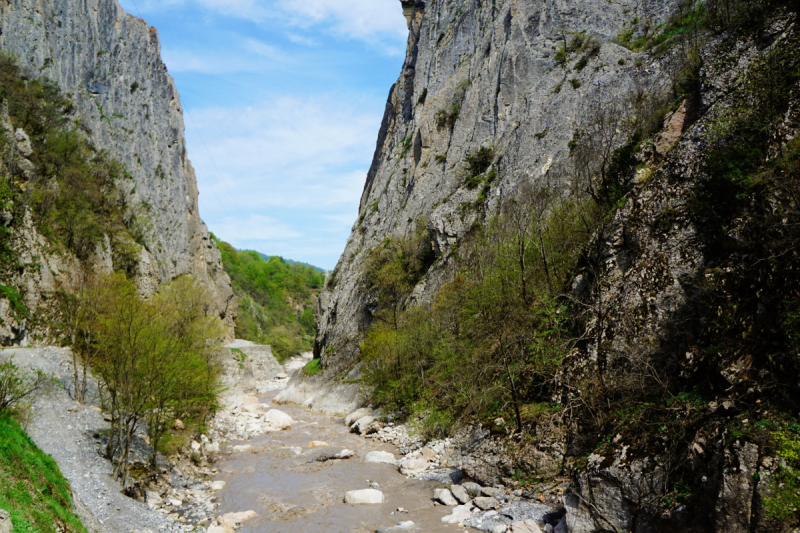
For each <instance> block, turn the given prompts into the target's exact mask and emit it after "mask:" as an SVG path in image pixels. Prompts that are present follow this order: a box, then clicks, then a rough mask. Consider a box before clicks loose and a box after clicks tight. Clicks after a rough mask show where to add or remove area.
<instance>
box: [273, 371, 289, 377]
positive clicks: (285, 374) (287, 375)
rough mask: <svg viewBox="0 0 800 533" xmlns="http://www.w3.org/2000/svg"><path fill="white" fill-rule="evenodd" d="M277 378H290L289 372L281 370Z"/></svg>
mask: <svg viewBox="0 0 800 533" xmlns="http://www.w3.org/2000/svg"><path fill="white" fill-rule="evenodd" d="M275 379H289V374H287V373H286V372H279V373H278V375H276V376H275Z"/></svg>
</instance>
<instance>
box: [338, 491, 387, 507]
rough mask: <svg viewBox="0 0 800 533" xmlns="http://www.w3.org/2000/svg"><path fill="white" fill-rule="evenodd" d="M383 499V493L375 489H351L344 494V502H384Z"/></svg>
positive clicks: (352, 503)
mask: <svg viewBox="0 0 800 533" xmlns="http://www.w3.org/2000/svg"><path fill="white" fill-rule="evenodd" d="M383 499H384V498H383V493H382V492H381V491H379V490H375V489H362V490H351V491H348V492H347V493H346V494H345V495H344V503H349V504H351V505H356V504H362V503H366V504H377V503H383Z"/></svg>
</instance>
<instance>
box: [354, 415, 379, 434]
mask: <svg viewBox="0 0 800 533" xmlns="http://www.w3.org/2000/svg"><path fill="white" fill-rule="evenodd" d="M373 422H375V417H374V416H362V417H361V418H359V419H358V420H356V421H355V423H354V424H353V425H352V426H351V427H350V432H351V433H358V434H359V435H363V434H364V433H366V432H367V428H368V427H369V426H370V424H372V423H373Z"/></svg>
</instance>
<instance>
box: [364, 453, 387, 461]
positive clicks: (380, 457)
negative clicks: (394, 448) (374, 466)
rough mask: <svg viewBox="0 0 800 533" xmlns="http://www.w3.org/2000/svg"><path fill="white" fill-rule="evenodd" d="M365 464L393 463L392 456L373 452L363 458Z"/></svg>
mask: <svg viewBox="0 0 800 533" xmlns="http://www.w3.org/2000/svg"><path fill="white" fill-rule="evenodd" d="M364 462H365V463H394V454H391V453H389V452H380V451H374V452H369V453H367V455H365V456H364Z"/></svg>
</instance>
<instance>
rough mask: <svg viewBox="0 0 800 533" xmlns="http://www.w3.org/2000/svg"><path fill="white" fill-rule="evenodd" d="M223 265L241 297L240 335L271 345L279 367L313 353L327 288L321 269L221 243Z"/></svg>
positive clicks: (238, 327) (238, 326)
mask: <svg viewBox="0 0 800 533" xmlns="http://www.w3.org/2000/svg"><path fill="white" fill-rule="evenodd" d="M217 246H218V247H219V249H220V252H221V253H222V264H223V266H224V267H225V271H226V272H227V273H228V275H229V276H230V277H231V283H232V284H233V289H234V292H235V293H236V295H237V296H238V297H239V315H238V317H237V319H236V335H237V337H239V338H242V339H246V340H250V341H253V342H257V343H260V344H269V345H271V346H272V351H273V353H274V354H275V356H276V357H277V358H278V360H279V361H282V360H285V359H287V358H289V357H293V356H295V355H297V354H298V353H300V352H303V351H307V350H310V349H311V346H312V343H313V339H314V335H315V334H316V323H315V321H314V312H313V307H314V300H315V299H316V296H317V294H318V292H319V291H320V290H321V289H322V287H323V285H324V283H325V275H324V274H323V273H322V271H320V270H319V269H317V268H315V267H312V266H308V265H304V264H301V263H290V262H287V261H286V260H284V259H282V258H280V257H270V258H269V259H267V260H265V259H264V257H262V256H261V254H259V253H258V252H254V251H237V250H236V249H234V248H233V247H232V246H231V245H230V244H228V243H226V242H222V241H220V240H217Z"/></svg>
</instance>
